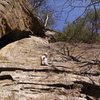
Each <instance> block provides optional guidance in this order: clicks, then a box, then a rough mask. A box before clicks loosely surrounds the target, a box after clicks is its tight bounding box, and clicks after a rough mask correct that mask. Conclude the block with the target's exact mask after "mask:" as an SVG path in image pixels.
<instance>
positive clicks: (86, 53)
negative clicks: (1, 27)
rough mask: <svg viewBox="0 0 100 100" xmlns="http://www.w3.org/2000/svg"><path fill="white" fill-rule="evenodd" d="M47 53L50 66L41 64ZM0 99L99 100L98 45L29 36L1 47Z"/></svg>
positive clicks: (99, 46)
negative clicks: (54, 41) (50, 41)
mask: <svg viewBox="0 0 100 100" xmlns="http://www.w3.org/2000/svg"><path fill="white" fill-rule="evenodd" d="M45 52H48V59H49V61H50V62H51V65H50V66H41V65H40V56H41V55H42V54H43V53H45ZM0 100H100V45H96V44H94V45H91V44H68V43H63V42H57V43H50V44H49V43H48V41H46V40H45V39H43V38H40V37H35V36H30V37H29V38H24V39H21V40H18V41H15V42H13V43H10V44H8V45H6V46H5V47H3V48H1V49H0Z"/></svg>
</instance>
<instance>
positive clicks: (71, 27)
mask: <svg viewBox="0 0 100 100" xmlns="http://www.w3.org/2000/svg"><path fill="white" fill-rule="evenodd" d="M57 39H58V40H60V41H68V42H85V43H94V42H100V9H98V10H97V16H96V18H95V12H94V10H93V9H90V10H88V11H87V12H86V14H85V15H84V16H83V17H81V18H79V19H78V20H76V21H75V22H73V23H70V24H68V25H67V26H66V27H65V28H64V31H63V33H62V34H59V35H58V36H57Z"/></svg>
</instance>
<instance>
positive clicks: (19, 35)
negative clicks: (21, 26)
mask: <svg viewBox="0 0 100 100" xmlns="http://www.w3.org/2000/svg"><path fill="white" fill-rule="evenodd" d="M30 35H32V33H31V32H30V31H19V30H15V31H13V32H11V33H9V34H7V35H5V36H3V37H2V38H1V39H0V49H1V48H3V47H4V46H6V45H7V44H9V43H12V42H14V41H17V40H20V39H23V38H29V37H30Z"/></svg>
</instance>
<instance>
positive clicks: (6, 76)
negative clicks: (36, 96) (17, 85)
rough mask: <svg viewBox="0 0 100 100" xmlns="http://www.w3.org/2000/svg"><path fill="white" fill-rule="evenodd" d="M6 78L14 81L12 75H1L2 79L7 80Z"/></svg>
mask: <svg viewBox="0 0 100 100" xmlns="http://www.w3.org/2000/svg"><path fill="white" fill-rule="evenodd" d="M6 79H9V80H12V81H14V79H13V78H12V76H11V75H0V80H6Z"/></svg>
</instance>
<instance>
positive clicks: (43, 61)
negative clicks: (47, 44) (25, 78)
mask: <svg viewBox="0 0 100 100" xmlns="http://www.w3.org/2000/svg"><path fill="white" fill-rule="evenodd" d="M40 59H41V65H45V66H48V65H49V64H48V54H47V53H44V54H43V55H42V56H41V57H40Z"/></svg>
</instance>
